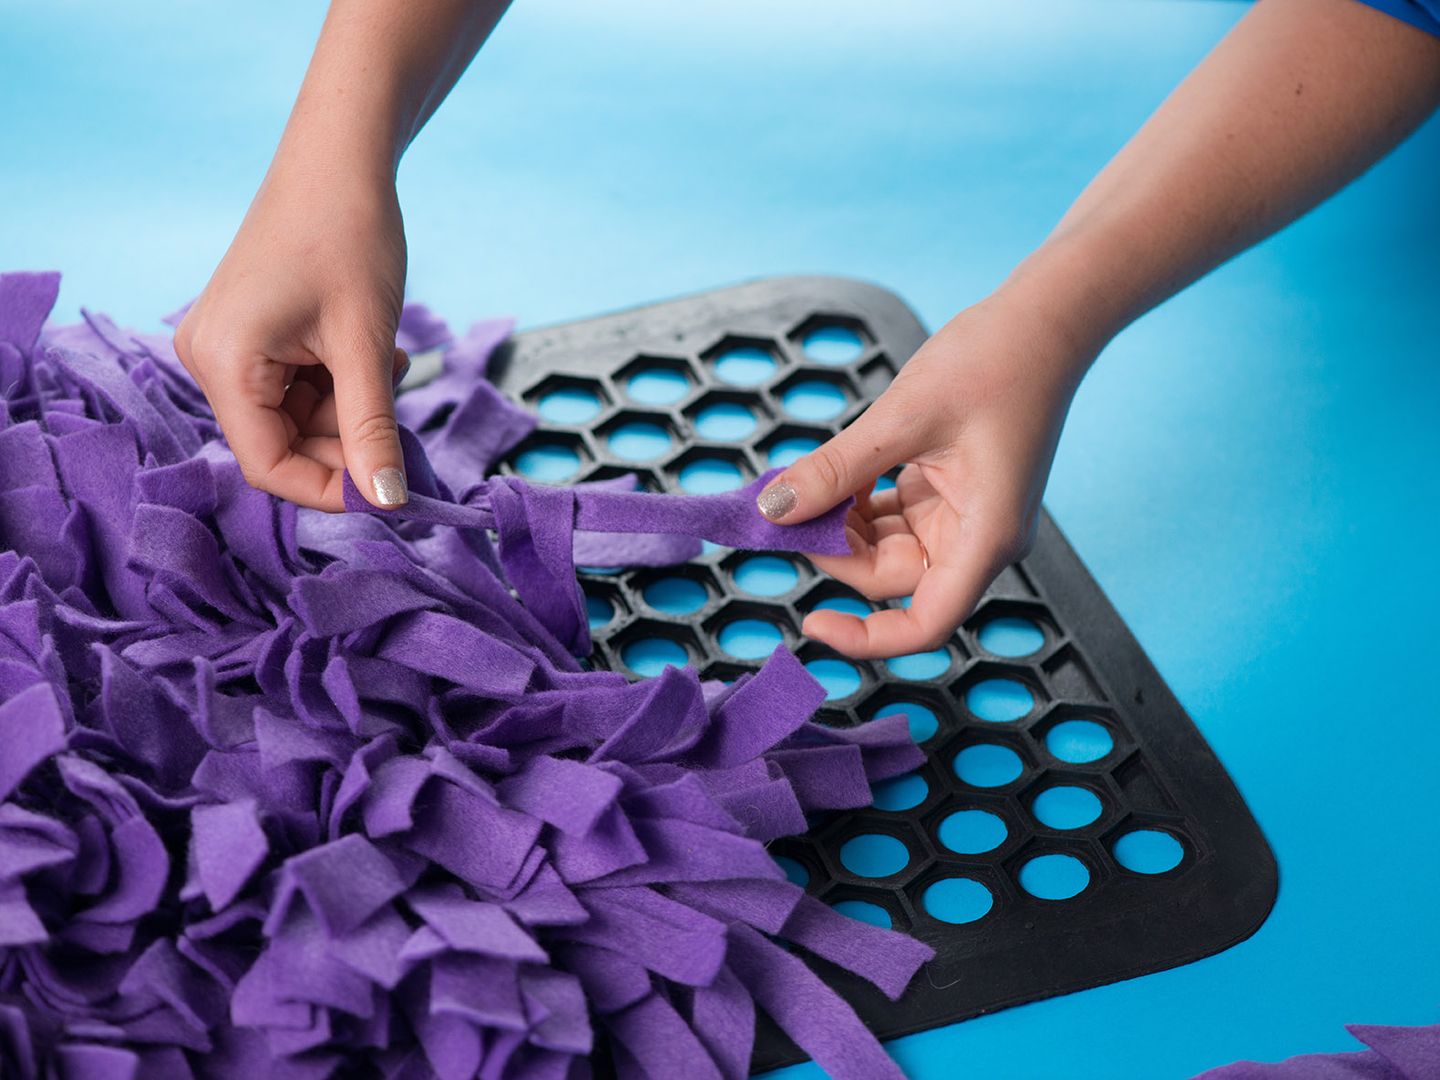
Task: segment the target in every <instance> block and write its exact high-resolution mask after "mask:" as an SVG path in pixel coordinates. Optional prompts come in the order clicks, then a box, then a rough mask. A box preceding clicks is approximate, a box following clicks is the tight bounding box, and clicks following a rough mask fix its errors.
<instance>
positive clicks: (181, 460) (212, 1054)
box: [0, 275, 930, 1080]
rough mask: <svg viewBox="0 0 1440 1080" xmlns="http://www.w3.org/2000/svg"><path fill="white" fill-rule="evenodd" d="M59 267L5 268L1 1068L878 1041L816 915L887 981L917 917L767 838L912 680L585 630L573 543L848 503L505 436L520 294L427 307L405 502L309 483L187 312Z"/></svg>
mask: <svg viewBox="0 0 1440 1080" xmlns="http://www.w3.org/2000/svg"><path fill="white" fill-rule="evenodd" d="M57 288H58V278H57V277H56V276H55V275H0V393H3V397H0V1076H4V1077H6V1078H7V1080H8V1078H9V1077H11V1076H15V1077H19V1078H21V1080H38V1078H40V1077H50V1076H63V1077H82V1078H88V1077H95V1078H97V1080H98V1078H101V1077H103V1078H106V1080H109V1078H111V1077H121V1078H124V1077H135V1078H136V1080H140V1078H149V1077H160V1078H168V1077H172V1076H173V1077H189V1076H202V1075H203V1076H214V1077H237V1078H240V1077H244V1078H248V1077H254V1076H271V1077H275V1078H278V1080H289V1078H297V1080H301V1078H303V1080H310V1078H314V1080H320V1078H322V1077H328V1076H333V1075H355V1074H357V1073H362V1072H365V1071H366V1070H370V1071H373V1072H375V1073H377V1074H378V1075H383V1076H387V1077H396V1078H401V1077H415V1078H417V1080H419V1078H422V1077H431V1076H443V1077H457V1078H459V1077H481V1078H484V1080H578V1078H579V1077H582V1076H587V1075H589V1074H590V1065H589V1057H588V1056H589V1054H590V1053H591V1052H592V1050H593V1049H594V1048H595V1047H596V1046H604V1047H607V1048H609V1051H610V1052H611V1053H612V1054H613V1056H614V1060H615V1065H616V1068H617V1070H618V1071H619V1072H620V1074H621V1075H626V1076H630V1075H636V1076H638V1075H689V1074H693V1075H695V1076H710V1077H718V1078H723V1080H732V1078H738V1077H740V1076H743V1075H744V1074H745V1071H746V1069H747V1067H748V1063H749V1060H750V1055H751V1049H752V1044H753V1040H754V1033H755V1022H756V1010H757V1009H761V1010H764V1011H766V1012H768V1013H770V1014H771V1015H772V1016H773V1017H774V1018H775V1019H776V1021H777V1022H778V1023H780V1025H781V1026H782V1027H784V1028H785V1029H786V1030H787V1031H790V1033H791V1034H792V1036H793V1037H794V1038H795V1039H796V1040H797V1041H798V1042H799V1043H800V1044H801V1045H802V1046H805V1047H806V1048H807V1049H809V1050H810V1051H811V1052H812V1053H814V1054H815V1055H816V1057H817V1060H819V1061H820V1062H821V1063H822V1065H824V1066H825V1067H826V1068H828V1069H830V1070H831V1071H832V1073H833V1075H836V1076H842V1077H844V1076H865V1077H882V1078H883V1077H885V1076H889V1075H894V1067H893V1064H891V1063H890V1062H889V1059H888V1058H887V1057H886V1056H885V1055H884V1052H883V1051H882V1050H881V1049H880V1048H879V1046H878V1044H876V1043H875V1041H874V1039H873V1038H872V1037H871V1036H870V1034H869V1033H868V1032H866V1031H865V1029H864V1028H863V1026H862V1025H860V1023H859V1021H858V1020H856V1019H855V1017H854V1014H853V1013H852V1012H851V1011H850V1010H849V1007H848V1006H847V1005H845V1004H844V1002H843V1001H841V1000H840V999H839V998H838V997H836V996H834V995H833V994H832V993H831V992H830V991H829V990H827V989H825V987H824V986H823V984H822V983H821V982H820V981H819V979H818V978H817V977H816V976H815V975H814V974H813V973H811V972H810V969H809V968H808V967H806V966H805V964H804V963H803V962H802V961H801V960H800V959H798V956H799V955H802V954H815V955H818V956H822V957H825V958H826V959H828V960H830V961H831V962H833V963H836V964H839V965H840V966H842V967H844V968H847V969H848V970H851V971H853V972H855V973H856V974H858V975H859V976H861V977H862V978H865V979H867V980H869V981H870V982H872V983H873V984H875V985H876V986H878V987H880V988H881V990H883V991H884V992H885V993H887V994H891V995H892V996H893V995H894V994H895V993H898V992H899V991H900V990H901V989H902V988H903V986H904V985H905V983H906V982H907V981H908V980H909V978H910V977H911V976H912V975H913V974H914V972H915V970H916V969H917V968H918V967H919V966H920V964H922V963H923V962H924V961H925V960H926V959H927V958H928V956H929V955H930V953H929V950H928V949H926V948H925V947H924V946H923V945H920V944H919V943H918V942H915V941H913V940H911V939H909V938H907V937H904V936H903V935H900V934H895V933H892V932H889V931H884V930H879V929H876V928H873V927H869V926H866V925H864V924H861V923H857V922H854V921H853V920H849V919H845V918H842V917H840V916H838V915H836V914H835V913H834V912H832V911H831V910H830V909H829V908H827V907H825V906H824V905H821V904H820V903H819V902H818V901H815V900H812V899H809V898H807V897H805V896H804V894H803V891H802V890H800V889H797V888H796V887H795V886H793V885H791V884H789V883H788V882H787V881H785V880H784V876H783V874H782V873H781V871H780V869H779V868H778V866H777V865H776V864H775V862H774V861H773V860H772V859H771V858H770V856H769V855H768V853H767V852H766V850H765V846H764V844H765V842H767V841H769V840H772V839H775V838H777V837H780V836H784V835H790V834H793V833H797V832H800V831H803V830H804V829H805V827H806V824H805V814H806V813H807V812H808V811H811V810H816V809H824V808H828V807H835V806H853V805H862V804H864V803H865V802H866V801H868V799H869V783H870V782H871V781H873V780H876V779H879V778H882V777H885V776H893V775H897V774H898V773H900V772H903V771H906V770H908V769H910V768H913V767H914V764H915V762H916V760H917V759H918V757H919V756H920V755H919V751H918V750H917V749H916V748H915V747H914V745H913V744H912V743H911V742H910V741H909V738H908V734H907V730H906V728H905V724H904V719H903V717H897V718H891V719H887V720H882V721H876V722H874V723H872V724H867V725H864V726H862V727H861V728H859V729H855V730H854V731H838V730H835V729H831V728H826V727H823V726H821V725H819V724H816V723H815V722H814V721H813V719H812V716H813V714H814V712H815V710H816V709H817V708H818V706H819V705H820V703H821V702H822V700H823V696H824V695H823V692H822V690H821V688H820V687H819V685H818V684H817V683H816V682H815V680H814V679H813V678H812V677H811V676H810V675H809V674H808V673H807V672H806V671H805V669H804V668H803V666H802V665H801V664H800V663H799V662H798V661H797V660H796V658H795V657H794V656H793V655H792V654H790V653H789V652H787V651H785V650H783V649H781V650H777V652H776V653H775V654H774V655H773V656H771V657H770V658H769V659H768V660H767V661H766V662H765V663H764V665H763V666H761V667H760V668H759V670H758V671H756V672H755V673H754V674H753V675H750V676H747V677H744V678H742V679H740V680H737V682H736V683H735V684H734V685H733V686H729V687H721V686H719V685H718V684H706V683H702V682H701V680H700V679H699V678H698V677H697V676H696V674H695V672H694V671H692V670H689V669H683V670H682V669H675V668H671V669H667V670H666V671H665V673H664V674H663V675H661V676H660V677H658V678H655V679H651V680H645V681H642V682H640V683H636V684H631V683H628V682H627V681H626V680H625V679H624V678H623V677H622V676H620V675H618V674H615V673H612V672H605V671H595V670H589V669H587V668H586V667H583V666H582V664H581V662H580V659H579V658H580V657H582V656H584V655H585V653H587V652H588V651H589V648H590V640H589V632H588V627H587V620H586V617H585V611H584V606H583V597H582V595H581V593H580V590H579V586H578V581H577V578H576V570H575V567H576V560H577V559H581V560H582V563H583V564H589V563H592V562H603V563H607V564H615V565H663V564H666V563H669V562H674V561H680V560H684V559H686V558H688V557H690V556H692V555H693V554H694V553H695V552H696V550H698V546H699V543H700V541H701V539H702V538H706V539H711V540H714V541H716V542H718V543H725V544H729V545H731V546H751V547H783V548H791V549H805V548H808V549H812V550H820V551H837V550H840V546H841V545H843V527H842V525H841V515H842V514H843V509H842V510H837V511H836V512H834V513H832V514H831V515H828V516H827V517H826V518H825V519H823V520H821V521H818V522H815V523H811V524H809V525H806V526H802V527H797V528H795V529H780V528H778V527H776V526H772V525H769V524H768V523H767V522H765V521H764V520H763V519H761V518H760V517H759V515H758V514H757V513H756V511H755V507H754V493H755V490H756V488H757V485H751V487H750V488H749V489H746V490H743V491H740V492H734V493H730V494H727V495H721V496H707V497H703V498H692V497H670V496H655V495H647V494H639V493H636V492H634V491H633V490H632V488H633V481H631V480H629V479H626V478H619V479H617V480H615V481H605V482H602V483H595V484H583V485H578V486H576V487H575V488H567V489H561V488H546V487H538V486H535V485H531V484H527V483H525V482H524V481H522V480H519V479H517V478H515V477H508V476H497V475H494V468H495V466H496V464H497V462H498V461H499V460H500V459H501V458H503V456H504V455H505V454H506V453H508V452H509V451H510V450H511V449H512V448H513V446H514V445H515V444H516V442H517V441H518V440H520V439H522V438H524V437H525V435H526V434H527V433H528V432H529V431H530V429H531V428H532V426H533V423H534V420H533V417H530V416H529V414H527V413H525V412H524V411H523V410H521V409H520V408H518V407H517V406H515V405H514V404H512V403H510V402H508V401H507V400H506V399H505V398H504V397H503V396H502V395H501V394H499V393H498V391H496V390H495V388H494V387H493V386H492V385H491V384H489V383H488V382H485V381H484V378H483V374H484V371H485V369H486V366H487V363H488V361H489V357H490V354H491V352H492V351H493V350H494V349H495V348H496V347H498V346H499V345H500V344H501V343H502V342H503V340H504V337H505V336H506V334H507V333H508V323H501V322H491V323H481V324H477V326H476V327H475V328H474V329H472V331H471V332H470V333H469V334H467V335H466V336H464V337H462V338H459V339H455V338H454V337H453V335H451V334H450V331H449V329H448V328H447V327H446V326H445V325H444V323H443V322H442V321H440V320H439V319H437V318H435V317H434V316H433V315H431V314H430V313H428V312H426V311H425V310H424V309H422V308H418V307H415V306H407V308H406V309H405V312H404V314H403V316H402V319H401V325H400V333H399V335H398V342H399V344H400V345H401V346H402V347H404V348H407V349H409V350H412V351H415V352H420V351H427V350H432V349H439V350H442V351H443V355H442V374H441V376H440V377H439V378H438V379H436V380H435V381H434V382H433V383H431V384H430V385H429V386H427V387H424V388H421V389H418V390H415V391H411V392H407V393H403V394H401V396H400V399H399V402H398V407H397V408H398V413H399V415H400V418H401V420H402V421H403V422H404V423H405V424H406V425H407V427H406V428H405V429H404V430H403V434H402V440H403V445H404V450H405V455H406V466H407V470H408V472H409V477H410V482H411V489H412V492H413V493H414V497H413V499H412V501H411V503H410V505H409V506H408V507H406V508H405V509H404V510H403V511H399V512H394V513H376V512H371V508H370V507H369V506H368V504H365V503H364V502H363V500H360V501H358V502H357V499H358V498H359V496H358V492H356V491H355V490H354V488H353V485H351V486H349V487H348V488H347V505H348V506H349V507H350V509H352V510H356V511H362V512H357V513H347V514H340V515H333V516H331V515H323V514H319V513H315V512H313V511H309V510H301V509H298V508H296V507H295V506H292V505H289V504H285V503H280V502H278V501H276V500H274V499H272V498H270V497H269V496H266V495H264V494H262V493H260V492H258V491H256V490H254V489H252V488H250V487H249V486H248V485H246V484H245V483H244V480H243V478H242V477H241V475H240V472H239V469H238V467H237V466H236V464H235V461H234V458H233V457H232V456H231V455H230V453H229V452H228V450H227V449H226V448H225V445H224V442H223V440H222V439H221V438H220V433H219V430H218V428H217V426H216V425H215V422H214V419H213V417H212V416H211V415H210V414H209V413H208V411H207V409H206V405H205V400H204V397H203V395H201V394H200V393H199V392H198V391H197V389H196V388H195V387H194V385H193V384H192V383H191V382H190V381H189V379H188V376H187V375H186V374H185V372H184V370H183V368H182V367H181V365H180V364H179V362H178V360H177V359H176V357H175V355H174V351H173V348H172V347H171V345H170V343H169V342H168V341H167V340H165V339H164V338H161V337H156V336H149V335H137V334H133V333H131V332H129V331H126V330H124V329H122V328H120V327H118V326H117V325H115V324H114V323H113V322H111V321H110V320H109V319H107V318H105V317H104V316H102V315H98V314H92V313H88V312H87V313H85V317H84V321H83V322H81V323H79V324H77V325H75V326H69V327H64V326H61V327H54V326H49V327H47V326H45V318H46V316H47V314H48V312H49V310H50V306H51V305H52V304H53V302H54V299H55V295H56V291H57ZM758 483H759V482H757V484H758ZM457 492H458V493H459V494H458V495H457V494H456V493H457ZM772 939H773V940H772ZM776 941H778V942H785V943H786V945H787V946H793V948H794V951H793V952H792V951H789V950H788V949H787V948H782V947H780V946H779V945H777V944H775V943H774V942H776Z"/></svg>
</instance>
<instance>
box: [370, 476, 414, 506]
mask: <svg viewBox="0 0 1440 1080" xmlns="http://www.w3.org/2000/svg"><path fill="white" fill-rule="evenodd" d="M370 482H371V483H372V484H373V485H374V487H375V501H376V502H378V503H379V504H380V505H381V506H404V505H405V504H406V503H407V502H409V501H410V492H409V490H408V489H407V488H406V486H405V474H404V473H402V472H401V471H400V470H399V469H394V468H384V469H376V470H375V475H374V476H372V477H371V478H370Z"/></svg>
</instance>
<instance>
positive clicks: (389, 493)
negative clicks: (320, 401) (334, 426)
mask: <svg viewBox="0 0 1440 1080" xmlns="http://www.w3.org/2000/svg"><path fill="white" fill-rule="evenodd" d="M397 360H399V356H398V355H397V351H396V349H395V347H394V346H393V345H386V346H383V347H381V348H375V349H370V350H367V351H366V352H365V353H364V354H363V355H361V356H356V357H355V358H354V359H353V361H352V362H351V363H348V364H346V365H344V366H340V365H335V366H333V367H332V368H331V377H332V379H333V380H334V383H335V417H336V420H337V422H338V425H339V428H340V446H341V449H342V450H343V451H344V454H345V468H346V469H347V470H349V473H350V477H351V479H353V480H354V481H355V486H356V487H357V488H359V490H360V493H361V494H362V495H364V496H365V498H366V499H368V500H369V501H370V502H371V503H372V504H373V505H375V506H378V507H380V508H382V509H393V508H394V507H397V506H403V505H404V504H405V503H407V502H408V501H409V500H410V491H409V487H408V485H407V484H406V482H405V459H404V456H403V455H402V454H401V452H400V429H399V427H398V426H397V425H396V423H395V391H394V381H395V380H394V372H395V367H396V361H397Z"/></svg>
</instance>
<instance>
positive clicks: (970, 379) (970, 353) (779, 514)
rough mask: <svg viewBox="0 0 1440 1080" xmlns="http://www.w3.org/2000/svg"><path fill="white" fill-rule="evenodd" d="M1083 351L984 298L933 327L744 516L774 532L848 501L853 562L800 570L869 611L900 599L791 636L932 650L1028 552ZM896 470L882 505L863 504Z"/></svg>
mask: <svg viewBox="0 0 1440 1080" xmlns="http://www.w3.org/2000/svg"><path fill="white" fill-rule="evenodd" d="M1095 351H1096V350H1092V349H1090V348H1085V347H1081V346H1080V345H1078V344H1077V343H1076V339H1075V338H1074V337H1072V336H1071V335H1069V334H1067V333H1065V332H1062V330H1061V329H1060V328H1059V327H1058V326H1056V325H1054V324H1053V323H1050V322H1048V321H1047V320H1046V319H1044V318H1042V317H1040V316H1039V315H1038V314H1037V313H1036V311H1035V310H1034V309H1033V308H1030V307H1028V306H1026V305H1024V304H1022V303H1018V302H1016V298H1013V297H1008V296H1002V295H1001V294H999V293H997V294H995V295H994V296H992V297H990V298H989V299H987V300H985V301H983V302H982V303H980V304H977V305H975V306H974V307H972V308H969V309H967V310H966V311H963V312H961V313H960V314H959V315H957V316H956V317H955V318H954V319H952V320H951V321H950V322H949V323H947V324H946V325H945V326H944V327H943V328H942V329H941V330H940V331H939V332H937V333H936V334H935V335H934V336H933V337H932V338H930V340H929V341H927V342H926V343H925V344H924V345H923V346H921V348H920V349H919V350H918V351H917V352H916V353H915V355H914V356H913V357H912V358H911V359H910V361H909V363H907V364H906V365H905V366H904V367H903V368H902V369H901V370H900V374H899V375H898V376H897V377H896V379H895V381H894V382H893V383H892V384H891V385H890V387H889V388H888V389H887V390H886V391H885V392H884V393H883V394H881V395H880V397H879V398H878V399H876V401H875V403H874V404H872V405H871V406H870V408H868V409H867V410H866V411H865V412H864V413H863V414H862V415H861V416H860V417H859V419H857V420H856V421H855V422H854V423H853V424H851V425H850V426H849V427H848V428H846V429H845V430H844V431H842V432H841V433H840V434H839V435H836V436H835V437H834V438H833V439H831V440H830V441H829V442H827V443H825V444H824V445H823V446H821V447H819V448H817V449H816V450H814V451H813V452H812V453H810V454H807V455H806V456H805V457H803V458H801V459H800V460H799V461H797V462H796V463H795V464H794V465H792V466H791V467H790V468H788V469H786V470H785V471H784V472H783V473H782V474H780V475H779V476H777V477H776V478H775V479H774V480H773V481H772V482H771V483H770V484H769V485H768V486H767V487H766V488H765V490H764V491H763V492H761V494H760V498H759V506H760V509H761V512H762V513H764V514H765V516H766V517H768V518H770V519H771V520H772V521H778V522H780V523H781V524H786V525H790V524H797V523H799V522H802V521H807V520H809V519H810V518H813V517H815V516H816V515H818V514H821V513H823V512H824V511H826V510H828V509H829V508H830V507H832V506H834V505H835V504H836V503H838V502H840V501H841V500H842V499H844V498H845V497H846V496H847V495H850V494H854V495H855V497H856V503H855V506H854V508H853V509H852V510H851V511H850V513H849V515H848V517H847V520H846V533H847V537H848V539H849V541H850V546H851V550H852V552H853V553H852V554H850V555H844V556H812V559H813V561H814V563H815V565H816V566H817V567H819V568H820V569H821V570H822V571H824V572H825V573H828V574H831V575H832V576H834V577H835V578H838V579H839V580H840V581H843V582H845V583H846V584H847V585H850V586H851V587H852V588H855V589H857V590H859V591H860V592H861V593H863V594H864V595H865V596H867V597H869V598H871V599H873V600H880V599H892V598H895V597H900V596H913V599H912V601H911V604H910V606H909V607H908V608H897V609H887V610H883V611H879V612H876V613H874V614H872V615H869V616H867V617H866V618H865V619H863V620H862V619H859V618H857V617H856V616H854V615H847V614H844V613H842V612H838V611H816V612H812V613H811V614H809V615H808V616H806V618H805V623H804V632H805V634H806V635H807V636H809V637H811V638H814V639H816V640H818V641H823V642H825V643H826V644H827V645H830V646H831V647H832V648H834V649H836V650H838V651H839V652H842V653H845V654H847V655H849V656H854V657H861V658H870V657H888V656H897V655H901V654H904V653H911V652H919V651H923V650H926V649H931V648H935V647H936V646H938V645H939V644H940V643H941V642H943V641H945V639H946V638H948V637H949V636H950V634H951V633H953V632H954V630H955V628H956V627H957V626H959V625H960V623H961V622H963V621H964V620H965V619H966V618H967V617H968V616H969V615H970V613H971V612H972V611H973V610H974V608H975V605H976V604H977V603H979V601H980V598H981V596H982V595H983V594H984V591H985V589H986V587H987V586H988V585H989V584H990V582H991V581H992V580H994V578H995V576H996V575H997V574H998V573H999V572H1000V571H1001V570H1002V569H1004V568H1005V567H1006V566H1007V565H1008V564H1010V563H1011V562H1013V561H1015V560H1016V559H1018V558H1020V557H1022V556H1023V555H1024V554H1025V553H1026V552H1027V551H1028V550H1029V548H1030V545H1031V544H1032V543H1033V540H1034V535H1035V527H1036V523H1037V521H1038V518H1039V512H1040V497H1041V495H1042V494H1043V492H1044V490H1045V480H1046V477H1047V476H1048V474H1049V471H1050V464H1051V461H1052V460H1053V458H1054V455H1055V446H1056V443H1057V442H1058V441H1059V437H1060V429H1061V426H1062V425H1063V423H1064V420H1065V414H1066V412H1067V411H1068V409H1069V405H1070V399H1071V397H1072V396H1073V395H1074V392H1075V389H1076V387H1077V386H1078V384H1079V380H1080V377H1081V376H1082V375H1083V373H1084V371H1085V368H1086V367H1087V366H1088V365H1089V363H1090V361H1091V360H1093V358H1094V352H1095ZM901 462H906V463H907V464H906V465H905V468H904V469H903V470H902V471H901V473H900V476H899V478H898V480H897V481H896V486H895V488H894V490H892V491H883V492H878V493H874V494H871V493H870V492H871V489H872V487H873V486H874V483H875V480H876V479H877V478H878V477H879V476H881V475H882V474H883V473H885V472H886V471H888V470H889V469H891V468H893V467H894V466H895V465H898V464H900V463H901Z"/></svg>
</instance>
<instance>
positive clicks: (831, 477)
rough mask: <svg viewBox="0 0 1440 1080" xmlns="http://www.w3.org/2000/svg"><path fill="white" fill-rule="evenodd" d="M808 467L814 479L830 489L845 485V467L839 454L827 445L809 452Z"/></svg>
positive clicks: (833, 489)
mask: <svg viewBox="0 0 1440 1080" xmlns="http://www.w3.org/2000/svg"><path fill="white" fill-rule="evenodd" d="M810 468H811V470H812V471H813V472H814V474H815V477H816V479H818V480H819V481H820V483H821V484H822V485H823V486H824V487H825V488H826V489H827V490H830V491H839V490H841V489H843V488H844V487H845V475H846V469H845V467H844V464H843V462H842V459H841V457H840V455H839V454H838V453H837V452H836V451H835V450H833V449H832V448H830V447H829V446H822V447H819V448H818V449H816V450H814V451H813V452H812V453H811V454H810Z"/></svg>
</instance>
